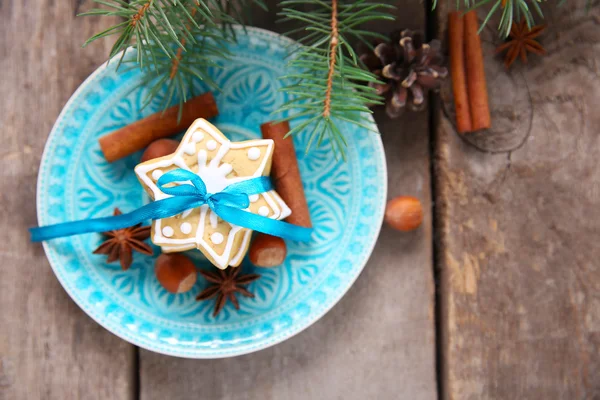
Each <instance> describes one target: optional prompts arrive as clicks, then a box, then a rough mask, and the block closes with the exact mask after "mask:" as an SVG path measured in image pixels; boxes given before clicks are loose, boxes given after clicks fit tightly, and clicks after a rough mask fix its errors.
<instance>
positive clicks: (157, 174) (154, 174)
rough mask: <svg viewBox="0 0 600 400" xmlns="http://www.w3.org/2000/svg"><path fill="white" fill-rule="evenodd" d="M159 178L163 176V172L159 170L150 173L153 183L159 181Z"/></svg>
mask: <svg viewBox="0 0 600 400" xmlns="http://www.w3.org/2000/svg"><path fill="white" fill-rule="evenodd" d="M161 176H163V172H162V171H161V170H160V169H155V170H154V171H152V179H154V180H155V181H157V180H159V179H160V177H161Z"/></svg>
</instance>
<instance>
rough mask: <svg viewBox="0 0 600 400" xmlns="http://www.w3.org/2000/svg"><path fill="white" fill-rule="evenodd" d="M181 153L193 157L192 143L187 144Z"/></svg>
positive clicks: (193, 148)
mask: <svg viewBox="0 0 600 400" xmlns="http://www.w3.org/2000/svg"><path fill="white" fill-rule="evenodd" d="M183 151H184V152H185V154H187V155H189V156H193V155H194V154H196V145H195V144H194V143H188V144H187V146H185V149H184V150H183Z"/></svg>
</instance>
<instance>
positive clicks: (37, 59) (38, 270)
mask: <svg viewBox="0 0 600 400" xmlns="http://www.w3.org/2000/svg"><path fill="white" fill-rule="evenodd" d="M79 3H80V2H77V1H74V0H73V1H66V0H61V1H51V0H39V1H35V2H34V1H23V0H13V1H11V0H4V1H0V71H1V72H0V93H2V96H0V127H2V129H1V131H0V137H1V141H2V148H1V149H0V169H1V170H2V174H1V178H0V199H1V204H2V207H0V255H1V257H2V262H1V265H2V274H3V275H2V278H0V399H2V400H15V399H16V400H20V399H44V400H46V399H78V398H82V399H83V398H85V399H129V398H131V397H132V395H133V391H132V382H133V370H132V366H133V362H132V361H133V354H134V353H133V352H134V348H133V346H131V345H129V344H127V343H126V342H124V341H122V340H120V339H118V338H117V337H115V336H113V335H112V334H110V333H108V332H107V331H105V330H104V329H103V328H102V327H100V326H99V325H97V324H96V323H95V322H94V321H92V319H90V318H89V317H87V316H86V315H85V314H84V313H83V311H81V310H80V309H79V308H78V307H77V305H75V303H73V301H72V300H70V299H69V297H68V295H67V293H66V292H65V291H64V290H63V288H62V287H61V286H60V284H59V283H58V281H57V280H56V278H55V277H54V274H53V273H52V271H51V269H50V266H49V265H48V261H47V260H46V256H45V255H44V252H43V250H42V246H41V245H39V244H31V243H30V242H29V234H28V232H27V230H26V228H27V227H30V226H34V225H36V222H37V218H36V206H35V188H36V178H37V172H38V166H39V162H40V158H41V154H42V150H43V148H44V143H45V140H46V138H47V136H48V134H49V132H50V129H51V128H52V125H53V123H54V120H55V119H56V117H57V116H58V114H59V112H60V110H61V108H62V107H63V105H64V104H65V103H66V101H67V100H68V98H69V97H70V96H71V94H72V93H73V91H74V90H75V89H76V88H77V86H78V85H79V84H80V83H81V82H82V81H83V80H84V79H85V78H86V77H87V76H88V75H89V74H90V73H91V72H92V71H93V70H94V69H95V68H96V67H97V66H98V65H100V64H101V63H102V61H103V60H104V59H105V57H106V54H108V47H107V46H105V45H102V44H98V45H95V46H92V47H90V48H88V49H86V50H82V49H81V43H82V42H83V41H84V40H85V38H87V37H88V36H90V35H91V34H93V33H94V32H97V31H98V30H100V29H101V28H102V27H106V26H107V24H108V23H109V22H110V21H108V20H104V21H102V23H99V19H97V18H87V19H84V18H75V13H76V7H77V6H78V5H79ZM89 3H90V2H84V4H82V5H81V7H80V10H79V11H83V10H85V9H86V8H88V7H89V6H90V4H89Z"/></svg>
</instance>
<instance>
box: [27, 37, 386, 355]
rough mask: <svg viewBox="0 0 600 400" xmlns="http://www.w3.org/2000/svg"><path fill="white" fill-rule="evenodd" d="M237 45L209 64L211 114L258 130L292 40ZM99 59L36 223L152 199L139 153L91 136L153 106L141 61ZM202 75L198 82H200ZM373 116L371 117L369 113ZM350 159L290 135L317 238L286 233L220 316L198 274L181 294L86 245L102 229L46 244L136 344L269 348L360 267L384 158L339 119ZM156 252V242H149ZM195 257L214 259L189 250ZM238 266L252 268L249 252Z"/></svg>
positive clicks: (382, 187) (65, 132) (142, 259)
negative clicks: (109, 151) (108, 154)
mask: <svg viewBox="0 0 600 400" xmlns="http://www.w3.org/2000/svg"><path fill="white" fill-rule="evenodd" d="M238 38H239V41H238V43H237V44H235V45H232V48H231V50H232V53H233V54H234V58H233V59H232V60H230V62H228V63H227V64H225V65H223V68H222V69H215V70H212V71H211V75H212V77H213V79H215V81H216V82H217V83H218V84H219V86H220V87H221V88H222V91H221V92H219V93H215V98H216V100H217V104H218V106H219V110H220V116H219V117H217V118H215V119H214V120H212V122H213V123H215V125H216V126H217V127H219V128H220V129H221V130H222V131H223V132H224V133H225V134H226V135H228V136H229V138H230V139H231V140H243V139H249V138H255V137H259V136H260V128H259V127H260V124H262V123H263V122H266V121H268V120H270V119H272V118H273V117H272V116H271V113H272V111H273V110H275V109H276V108H277V107H278V106H279V105H280V104H281V103H283V102H285V101H286V98H285V97H284V95H283V94H282V93H280V92H278V88H280V87H281V82H280V81H279V80H278V79H277V78H278V77H279V76H282V75H283V74H284V73H285V72H287V71H286V65H285V59H284V56H285V51H286V50H285V46H286V45H289V44H290V41H289V40H288V39H286V38H283V37H281V36H279V35H277V34H274V33H272V32H268V31H264V30H260V29H255V28H248V33H247V34H241V32H240V34H239V35H238ZM113 65H114V63H111V64H109V65H108V66H107V65H103V66H101V67H100V68H98V70H97V71H96V72H95V73H94V74H92V75H91V76H90V77H89V78H88V79H87V80H86V81H85V82H84V83H83V84H82V85H81V87H80V88H79V89H78V90H77V91H76V92H75V94H74V95H73V96H72V97H71V99H70V100H69V102H68V103H67V105H66V106H65V108H64V109H63V111H62V113H61V114H60V116H59V118H58V120H57V121H56V123H55V125H54V128H53V130H52V133H51V135H50V137H49V139H48V142H47V144H46V148H45V151H44V156H43V159H42V163H41V166H40V172H39V178H38V198H37V201H38V203H37V204H38V218H39V223H40V225H48V224H53V223H58V222H63V221H69V220H76V219H83V218H93V217H99V216H106V215H110V214H112V209H113V207H115V206H117V207H119V208H120V209H121V210H122V211H124V212H127V211H130V210H133V209H135V208H137V207H139V206H141V205H142V204H144V202H146V201H147V199H145V197H144V196H145V195H144V194H143V190H142V188H141V186H140V185H139V183H138V181H137V179H136V177H135V175H134V173H133V167H134V166H135V165H136V164H137V163H138V161H139V158H140V154H134V155H132V156H130V157H128V158H126V159H123V160H120V161H118V162H115V163H113V164H108V163H107V162H106V161H105V160H104V158H103V156H102V153H101V151H100V148H99V146H98V142H97V139H98V138H99V137H100V136H102V135H105V134H106V133H108V132H110V131H113V130H115V129H117V128H119V127H122V126H124V125H126V124H129V123H131V122H134V121H136V120H138V119H140V118H142V117H144V116H147V115H149V114H151V113H154V112H156V111H157V110H158V109H159V100H160V99H157V100H156V101H154V102H153V103H152V104H150V105H149V106H148V107H146V108H144V109H142V102H143V97H144V94H145V93H144V90H143V89H142V90H132V89H134V88H135V87H136V85H137V84H138V82H139V80H140V78H141V77H140V74H139V73H138V72H137V71H129V72H123V71H119V72H117V71H115V69H114V66H113ZM199 85H202V84H201V83H199ZM371 123H372V124H373V126H375V125H374V123H373V122H372V121H371ZM342 128H343V131H344V132H345V134H346V138H347V140H348V160H347V162H343V161H341V160H336V159H335V157H334V155H333V154H332V153H331V151H330V150H329V146H328V143H327V142H325V143H324V145H323V146H322V147H320V148H318V149H313V150H311V151H310V152H309V153H308V154H305V153H304V150H303V149H305V147H306V141H307V139H308V138H307V133H308V132H304V133H301V134H299V135H297V136H296V137H295V138H294V142H295V145H296V148H297V150H298V151H297V154H298V159H299V163H300V168H301V173H302V177H303V180H304V185H305V189H306V196H307V200H308V203H309V207H310V211H311V216H312V221H313V224H314V228H315V234H314V238H315V240H314V241H313V242H312V243H310V244H301V243H291V242H290V243H288V257H287V259H286V262H285V264H284V265H282V266H281V267H278V268H274V269H259V268H256V269H254V272H257V273H260V274H261V275H262V277H261V279H259V280H258V281H256V282H254V283H252V284H251V286H250V290H251V291H252V292H253V293H255V294H256V297H255V298H252V299H250V298H241V299H240V306H241V308H240V310H239V311H238V310H235V309H234V308H233V307H232V306H231V304H228V305H227V306H226V307H225V309H224V310H223V312H221V314H219V315H218V316H217V317H216V318H213V317H212V309H213V306H214V302H212V301H205V302H197V301H196V300H195V295H196V294H197V293H198V292H199V291H200V290H202V289H203V287H204V285H205V283H204V282H203V281H202V280H200V281H199V282H198V283H197V284H196V287H194V289H193V290H192V291H190V292H188V293H185V294H181V295H173V294H170V293H168V292H166V291H165V290H164V289H162V287H161V286H160V285H159V284H158V282H157V280H156V278H155V276H154V273H153V262H154V260H153V258H151V257H146V256H141V255H136V256H135V257H134V263H133V265H132V267H131V268H130V269H129V270H128V271H121V269H120V267H119V265H118V263H115V264H106V263H105V262H104V261H105V258H104V257H102V256H97V255H93V254H92V251H93V250H94V249H95V248H96V247H97V246H98V245H99V244H100V242H101V240H102V238H101V235H99V234H87V235H80V236H75V237H71V238H65V239H57V240H54V241H51V242H47V243H44V247H45V250H46V254H47V256H48V259H49V261H50V264H51V265H52V268H53V269H54V272H55V274H56V276H57V277H58V279H59V280H60V282H61V283H62V285H63V287H64V288H65V289H66V291H67V292H68V293H69V295H70V296H71V297H72V298H73V300H75V302H77V304H79V306H80V307H81V308H82V309H83V310H84V311H85V312H86V313H88V314H89V315H90V316H91V317H92V318H94V319H95V320H96V321H98V323H100V324H101V325H102V326H104V327H105V328H106V329H108V330H110V331H111V332H113V333H114V334H116V335H118V336H120V337H122V338H123V339H125V340H127V341H130V342H132V343H134V344H136V345H139V346H141V347H144V348H146V349H149V350H153V351H157V352H160V353H165V354H171V355H175V356H180V357H190V358H218V357H228V356H233V355H239V354H244V353H249V352H252V351H256V350H260V349H262V348H265V347H268V346H270V345H273V344H275V343H278V342H280V341H282V340H285V339H287V338H289V337H291V336H293V335H294V334H296V333H298V332H300V331H301V330H303V329H304V328H306V327H307V326H309V325H310V324H312V323H313V322H315V321H316V320H317V319H318V318H320V317H321V316H322V315H323V314H324V313H325V312H327V310H329V309H330V308H331V307H332V306H333V305H334V304H335V303H336V302H337V301H338V300H339V299H340V298H341V297H342V296H343V294H344V293H345V292H346V291H347V290H348V289H349V288H350V286H351V285H352V283H353V282H354V280H355V279H356V277H357V276H358V274H359V273H360V271H361V270H362V268H363V267H364V265H365V263H366V261H367V259H368V257H369V255H370V253H371V251H372V249H373V247H374V245H375V241H376V240H377V236H378V234H379V230H380V227H381V221H382V218H383V210H384V207H385V200H386V182H387V181H386V179H387V178H386V169H385V158H384V153H383V148H382V144H381V140H380V138H379V136H378V135H377V134H374V133H371V132H368V131H367V130H365V129H362V128H358V127H356V126H353V125H349V124H347V125H343V126H342ZM156 252H157V253H158V249H157V250H156ZM195 258H196V259H197V261H198V265H199V266H200V267H201V268H210V266H208V265H206V262H205V261H203V260H202V259H201V257H199V256H197V254H196V256H195ZM243 268H244V269H245V270H246V271H250V270H252V269H253V267H252V266H251V265H250V264H249V263H248V262H245V263H244V265H243Z"/></svg>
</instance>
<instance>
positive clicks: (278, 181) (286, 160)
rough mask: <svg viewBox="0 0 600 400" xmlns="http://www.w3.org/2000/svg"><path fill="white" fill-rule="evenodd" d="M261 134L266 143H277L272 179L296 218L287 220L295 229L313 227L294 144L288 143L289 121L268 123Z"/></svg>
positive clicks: (261, 128)
mask: <svg viewBox="0 0 600 400" xmlns="http://www.w3.org/2000/svg"><path fill="white" fill-rule="evenodd" d="M260 130H261V132H262V136H263V137H264V138H265V139H272V140H273V141H274V142H275V150H274V151H273V163H272V166H271V179H272V180H273V184H274V185H275V188H276V189H277V193H278V194H279V195H280V196H281V198H282V199H283V201H285V203H286V204H287V205H288V207H289V208H290V209H291V210H292V215H290V216H289V217H288V218H287V221H288V222H289V223H291V224H294V225H300V226H304V227H307V228H310V227H312V223H311V221H310V212H309V211H308V203H307V202H306V197H305V196H304V187H303V186H302V178H301V177H300V169H299V168H298V159H297V158H296V150H295V149H294V142H293V141H292V138H285V139H284V137H285V135H286V134H287V133H288V132H289V131H290V125H289V124H288V122H287V121H284V122H279V123H272V122H267V123H266V124H263V125H261V126H260Z"/></svg>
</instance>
